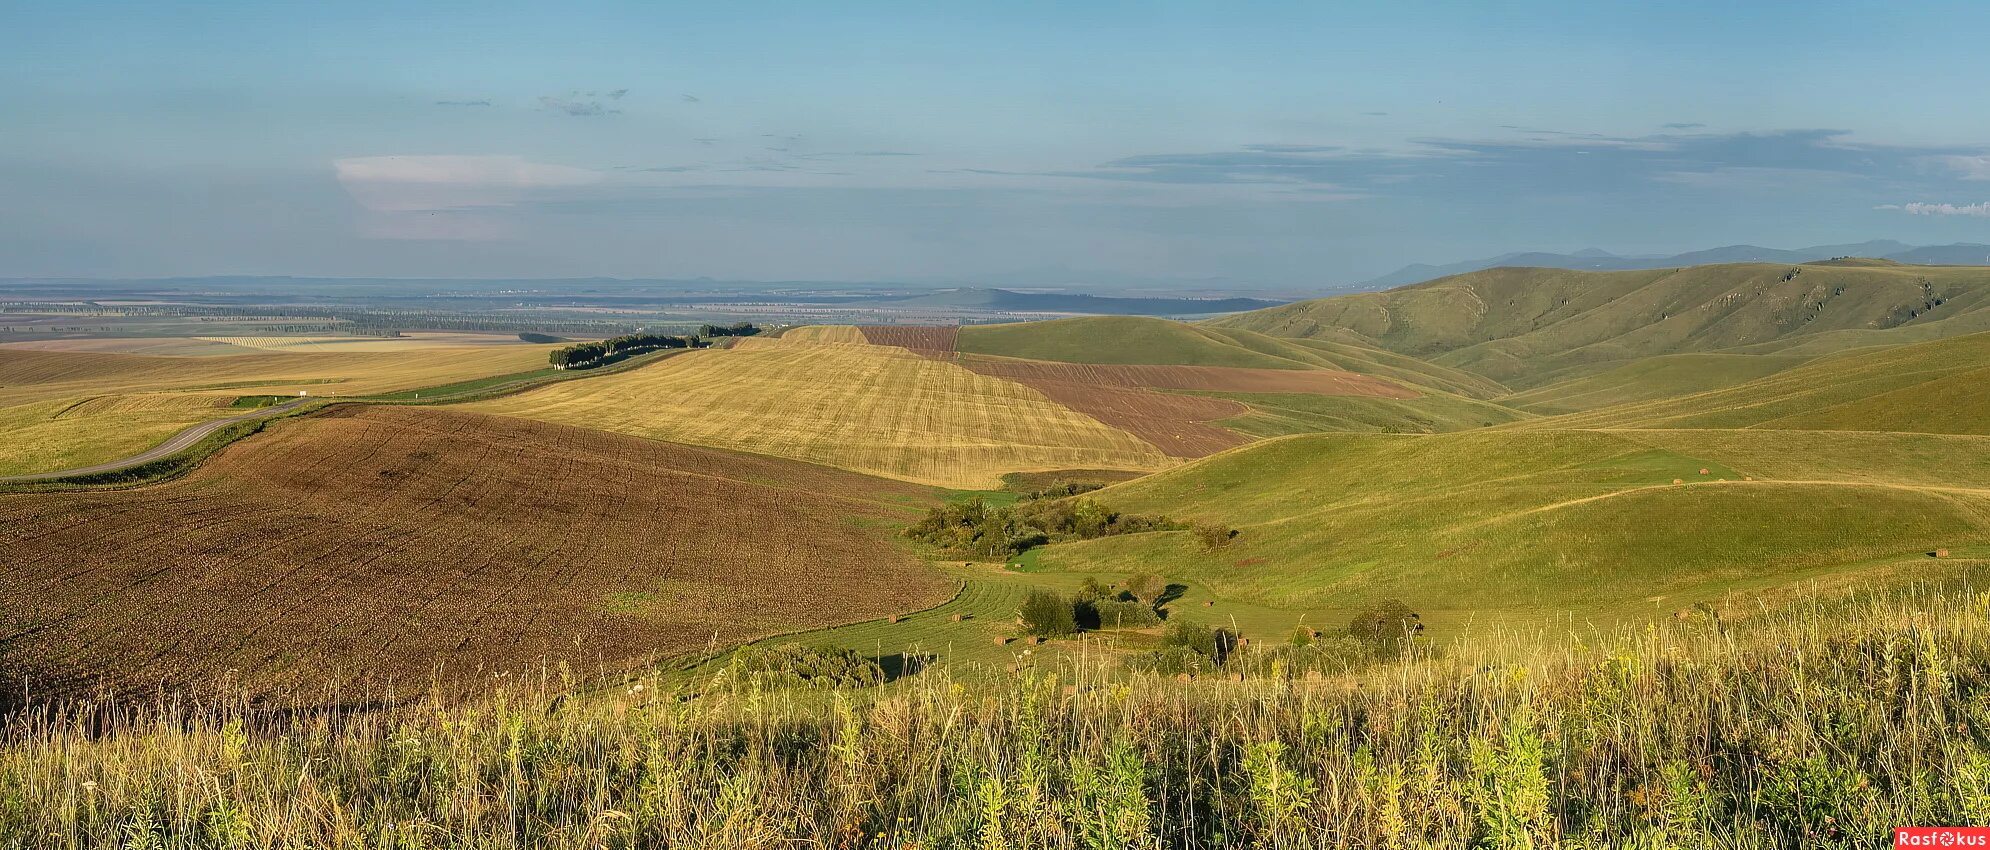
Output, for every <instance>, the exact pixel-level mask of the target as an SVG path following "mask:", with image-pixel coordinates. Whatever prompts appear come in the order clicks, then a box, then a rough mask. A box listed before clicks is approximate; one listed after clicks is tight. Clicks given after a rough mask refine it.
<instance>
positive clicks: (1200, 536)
mask: <svg viewBox="0 0 1990 850" xmlns="http://www.w3.org/2000/svg"><path fill="white" fill-rule="evenodd" d="M1195 539H1197V540H1200V541H1202V547H1203V548H1205V549H1216V548H1220V547H1223V546H1227V545H1229V544H1230V541H1232V540H1235V539H1237V530H1236V529H1234V528H1230V527H1229V526H1223V525H1215V524H1211V523H1197V524H1196V526H1195Z"/></svg>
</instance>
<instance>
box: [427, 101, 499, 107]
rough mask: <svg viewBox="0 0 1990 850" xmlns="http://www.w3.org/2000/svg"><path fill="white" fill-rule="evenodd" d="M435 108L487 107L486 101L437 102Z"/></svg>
mask: <svg viewBox="0 0 1990 850" xmlns="http://www.w3.org/2000/svg"><path fill="white" fill-rule="evenodd" d="M435 105H436V106H489V105H491V102H490V101H488V100H438V101H436V102H435Z"/></svg>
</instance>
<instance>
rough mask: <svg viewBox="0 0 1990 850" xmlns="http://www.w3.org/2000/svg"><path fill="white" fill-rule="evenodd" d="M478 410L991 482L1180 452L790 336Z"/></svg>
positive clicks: (890, 355) (1027, 398)
mask: <svg viewBox="0 0 1990 850" xmlns="http://www.w3.org/2000/svg"><path fill="white" fill-rule="evenodd" d="M799 330H808V329H806V328H803V329H799ZM851 332H852V333H855V332H856V331H855V329H854V328H853V329H851ZM791 334H792V332H791ZM804 339H806V337H804ZM470 407H471V408H472V409H476V410H481V411H485V412H489V413H501V414H505V415H511V416H522V417H526V418H531V419H539V420H544V421H549V422H560V423H565V424H572V425H580V426H585V427H589V428H600V429H603V430H608V431H616V432H620V433H625V434H635V435H639V436H644V437H652V438H656V439H662V440H670V441H673V442H682V443H691V444H694V445H705V446H717V447H720V448H731V449H740V450H744V451H751V452H757V453H761V454H770V455H776V456H781V457H791V458H796V459H799V460H806V461H810V462H814V463H821V464H827V465H830V466H837V467H842V468H845V469H853V470H857V471H860V472H867V473H872V474H876V475H884V476H889V477H892V478H899V479H902V480H906V481H915V482H919V483H925V484H934V485H940V486H946V487H961V488H977V489H978V488H988V489H992V488H994V487H996V486H998V484H999V480H1000V478H1001V476H1002V474H1003V473H1008V472H1019V471H1033V470H1053V469H1128V470H1155V469H1161V468H1165V467H1167V466H1170V465H1172V464H1173V463H1174V462H1175V461H1174V460H1173V459H1171V458H1169V457H1168V456H1167V455H1166V454H1164V453H1162V452H1161V451H1160V450H1158V449H1156V448H1155V447H1154V446H1153V445H1152V444H1150V443H1148V442H1147V441H1145V440H1142V439H1140V438H1138V437H1136V436H1134V435H1132V434H1129V433H1127V432H1125V431H1122V430H1120V429H1118V428H1113V427H1110V426H1108V425H1106V424H1104V423H1101V422H1099V421H1098V420H1097V419H1094V418H1092V417H1090V416H1086V415H1084V414H1082V413H1078V412H1075V411H1072V410H1071V409H1069V408H1067V407H1065V406H1063V405H1060V404H1058V403H1056V402H1054V401H1051V400H1050V399H1048V398H1045V397H1044V396H1043V394H1042V393H1039V392H1037V391H1035V390H1032V389H1030V388H1028V387H1025V386H1022V385H1020V384H1016V383H1013V382H1010V381H1004V380H1000V379H997V378H990V377H985V376H982V375H977V374H975V373H973V372H970V371H968V370H966V369H963V368H961V367H959V366H956V365H954V364H952V363H947V362H942V361H938V360H933V359H929V358H926V357H921V356H919V355H917V354H914V353H912V352H910V351H907V350H904V349H901V348H895V347H888V346H877V345H868V344H862V345H849V344H840V343H813V342H806V341H797V340H796V339H794V338H792V335H790V336H784V337H782V338H780V339H758V338H748V339H745V340H742V341H741V344H740V345H738V346H736V347H734V348H732V349H729V350H723V351H720V350H705V351H694V352H690V353H687V354H683V355H679V356H677V357H674V358H672V359H670V360H668V361H664V362H661V363H657V364H655V365H652V366H648V367H645V368H642V369H638V370H634V371H631V372H629V373H627V374H623V375H614V376H608V377H602V378H597V379H591V380H587V381H577V382H572V383H569V384H556V385H553V386H550V387H546V388H544V389H539V390H533V391H530V392H526V393H521V394H519V395H516V396H511V397H507V398H501V399H495V400H492V401H487V402H480V403H478V404H475V405H471V406H470Z"/></svg>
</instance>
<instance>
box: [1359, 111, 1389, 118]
mask: <svg viewBox="0 0 1990 850" xmlns="http://www.w3.org/2000/svg"><path fill="white" fill-rule="evenodd" d="M1361 114H1363V115H1370V116H1374V117H1376V118H1380V117H1382V116H1384V115H1387V114H1389V113H1387V112H1363V113H1361Z"/></svg>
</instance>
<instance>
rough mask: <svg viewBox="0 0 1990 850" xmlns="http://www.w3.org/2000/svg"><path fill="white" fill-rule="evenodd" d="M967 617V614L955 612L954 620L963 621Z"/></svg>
mask: <svg viewBox="0 0 1990 850" xmlns="http://www.w3.org/2000/svg"><path fill="white" fill-rule="evenodd" d="M965 619H967V615H966V614H955V615H954V616H953V621H954V622H956V623H958V622H960V621H962V620H965Z"/></svg>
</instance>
